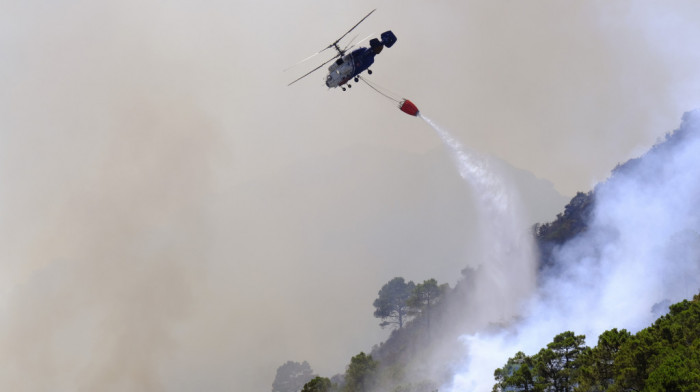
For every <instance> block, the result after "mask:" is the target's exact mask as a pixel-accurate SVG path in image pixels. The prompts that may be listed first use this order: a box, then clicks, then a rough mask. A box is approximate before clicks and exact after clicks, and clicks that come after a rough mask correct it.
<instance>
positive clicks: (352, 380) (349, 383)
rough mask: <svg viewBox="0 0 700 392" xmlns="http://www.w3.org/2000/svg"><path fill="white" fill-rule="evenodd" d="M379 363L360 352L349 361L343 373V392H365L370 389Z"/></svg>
mask: <svg viewBox="0 0 700 392" xmlns="http://www.w3.org/2000/svg"><path fill="white" fill-rule="evenodd" d="M378 365H379V362H377V361H375V360H374V359H372V356H371V355H367V354H365V353H364V352H361V353H359V354H357V355H355V356H354V357H352V359H351V360H350V365H348V369H347V371H346V372H345V387H344V388H343V392H367V391H369V390H370V389H371V388H372V384H373V381H374V375H375V373H376V371H377V366H378Z"/></svg>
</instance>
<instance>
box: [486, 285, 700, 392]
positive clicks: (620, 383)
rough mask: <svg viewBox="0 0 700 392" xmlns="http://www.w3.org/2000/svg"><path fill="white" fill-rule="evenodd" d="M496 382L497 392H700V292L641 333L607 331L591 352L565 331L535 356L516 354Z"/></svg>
mask: <svg viewBox="0 0 700 392" xmlns="http://www.w3.org/2000/svg"><path fill="white" fill-rule="evenodd" d="M494 378H495V380H496V384H495V385H494V387H493V392H506V391H507V392H519V391H522V392H578V391H586V392H590V391H596V392H597V391H601V392H602V391H606V392H622V391H659V392H661V391H664V392H691V391H700V294H699V295H696V296H695V297H694V298H693V300H692V301H687V300H685V301H683V302H680V303H677V304H675V305H671V307H670V311H669V313H668V314H667V315H665V316H662V317H661V318H659V319H658V320H657V321H656V322H655V323H654V324H653V325H652V326H650V327H649V328H646V329H643V330H641V331H639V332H638V333H636V334H630V333H629V332H628V331H627V330H624V329H622V330H617V329H611V330H608V331H605V332H603V333H602V334H601V335H600V336H599V337H598V344H597V345H596V346H595V347H592V348H590V347H587V346H586V345H585V337H584V336H583V335H576V334H575V333H574V332H571V331H567V332H563V333H561V334H559V335H557V336H555V337H554V339H553V340H552V342H551V343H549V344H547V347H545V348H542V349H541V350H540V351H539V352H538V353H537V354H535V355H532V356H528V355H525V354H524V353H523V352H518V353H516V354H515V356H514V357H512V358H509V359H508V361H507V362H506V364H505V365H504V366H503V367H502V368H499V369H496V370H495V372H494Z"/></svg>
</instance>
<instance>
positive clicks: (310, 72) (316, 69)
mask: <svg viewBox="0 0 700 392" xmlns="http://www.w3.org/2000/svg"><path fill="white" fill-rule="evenodd" d="M338 57H340V54H337V55H335V56H333V58H332V59H330V60H328V61H326V62H325V63H323V64H321V65H319V66H318V67H316V68H314V69H312V70H311V71H309V72H307V73H306V74H304V75H303V76H301V77H300V78H299V79H297V80H295V81H293V82H292V83H289V84H288V85H287V86H291V85H293V84H294V83H296V82H298V81H300V80H302V79H304V78H305V77H307V76H309V75H311V74H312V73H314V72H316V71H318V70H319V69H321V67H323V66H324V65H326V64H328V63H330V62H331V61H333V60H335V59H337V58H338Z"/></svg>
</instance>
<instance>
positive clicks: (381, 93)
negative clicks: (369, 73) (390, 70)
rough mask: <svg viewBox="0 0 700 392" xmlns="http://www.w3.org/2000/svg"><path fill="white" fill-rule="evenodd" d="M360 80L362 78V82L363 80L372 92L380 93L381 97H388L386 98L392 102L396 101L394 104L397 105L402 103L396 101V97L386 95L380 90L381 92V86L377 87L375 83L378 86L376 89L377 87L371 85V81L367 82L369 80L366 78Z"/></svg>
mask: <svg viewBox="0 0 700 392" xmlns="http://www.w3.org/2000/svg"><path fill="white" fill-rule="evenodd" d="M359 78H360V80H362V81H363V82H365V83H367V85H368V86H369V87H370V88H371V89H372V90H374V91H376V92H378V93H379V94H380V95H383V96H384V97H386V98H388V99H390V100H392V101H394V102H396V103H401V101H400V100H398V99H396V98H394V97H392V96H390V95H388V94H387V93H384V92H382V91H380V90H379V88H380V87H379V85H376V83H375V85H376V87H375V85H373V84H372V83H370V82H369V81H367V80H366V79H365V78H363V77H362V76H360V77H359ZM385 90H386V89H385Z"/></svg>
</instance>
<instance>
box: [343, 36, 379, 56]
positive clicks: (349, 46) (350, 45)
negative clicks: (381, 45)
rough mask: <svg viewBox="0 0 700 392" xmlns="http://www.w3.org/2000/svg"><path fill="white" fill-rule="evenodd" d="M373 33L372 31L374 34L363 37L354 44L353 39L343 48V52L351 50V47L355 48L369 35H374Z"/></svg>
mask: <svg viewBox="0 0 700 392" xmlns="http://www.w3.org/2000/svg"><path fill="white" fill-rule="evenodd" d="M373 35H374V33H372V34H370V35H368V36H366V37H365V38H362V39H361V40H359V41H357V42H356V43H354V44H353V43H352V41H350V43H349V44H348V46H346V47H345V49H343V52H347V51H348V50H350V49H352V48H354V47H355V46H357V45H359V44H361V43H362V42H364V41H366V40H367V38H369V37H371V36H373ZM355 38H357V37H355ZM355 38H353V41H354V40H355Z"/></svg>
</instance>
